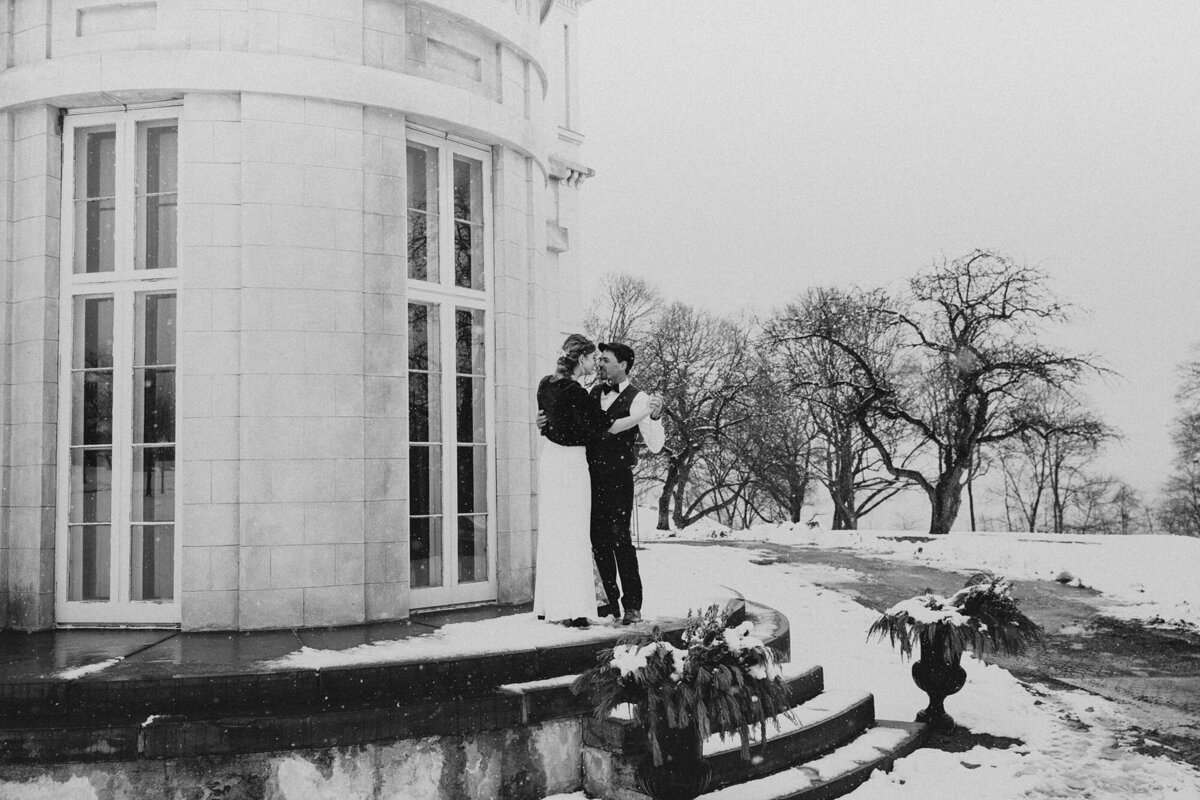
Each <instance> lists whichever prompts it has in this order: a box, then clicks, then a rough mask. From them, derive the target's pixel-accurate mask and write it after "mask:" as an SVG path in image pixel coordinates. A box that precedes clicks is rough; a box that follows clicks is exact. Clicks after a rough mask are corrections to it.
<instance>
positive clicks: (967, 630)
mask: <svg viewBox="0 0 1200 800" xmlns="http://www.w3.org/2000/svg"><path fill="white" fill-rule="evenodd" d="M938 634H941V637H940V638H941V641H942V642H943V643H944V644H943V647H944V650H943V656H944V657H945V659H946V660H947V661H951V660H953V659H954V658H956V657H958V656H961V655H962V653H963V651H964V650H967V649H970V650H971V651H972V652H975V653H986V652H996V653H1005V654H1007V655H1013V656H1016V655H1020V654H1021V653H1023V652H1025V650H1026V649H1027V648H1028V647H1029V646H1030V645H1034V644H1036V645H1043V638H1042V628H1041V626H1040V625H1038V624H1037V623H1036V622H1034V621H1033V620H1031V619H1030V618H1029V617H1027V616H1026V615H1025V614H1024V613H1023V612H1022V611H1021V610H1020V609H1019V608H1018V607H1017V601H1016V600H1015V599H1014V598H1013V596H1012V583H1011V582H1010V581H1008V580H1005V579H1004V578H1002V577H999V576H997V575H994V574H992V573H991V572H978V573H976V574H974V575H972V576H971V577H970V578H969V579H968V580H967V582H966V585H965V586H963V588H962V589H959V590H958V591H957V592H955V593H954V594H953V595H952V596H950V597H949V598H945V597H941V596H940V595H936V594H933V593H932V592H929V591H928V590H926V593H925V594H924V595H918V596H917V597H913V598H911V599H909V600H905V601H903V602H901V603H897V604H896V605H894V606H892V607H891V608H890V609H888V610H887V611H885V612H884V613H883V614H882V615H881V616H880V617H879V619H877V620H875V622H874V623H873V624H872V625H871V628H870V630H868V631H867V638H868V639H870V638H871V637H872V636H878V637H879V638H880V639H883V638H885V637H886V638H887V639H888V640H889V641H890V642H891V644H892V646H893V647H894V646H895V645H897V644H899V645H900V654H901V655H902V656H903V657H906V658H910V657H911V656H912V650H913V642H921V643H922V646H923V647H929V646H930V645H931V644H932V643H933V642H935V641H937V640H938Z"/></svg>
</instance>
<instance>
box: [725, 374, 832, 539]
mask: <svg viewBox="0 0 1200 800" xmlns="http://www.w3.org/2000/svg"><path fill="white" fill-rule="evenodd" d="M762 376H763V379H762V380H761V381H759V382H758V383H757V384H756V387H755V389H754V393H753V400H752V402H753V406H752V408H753V411H754V414H753V415H752V416H751V417H750V419H748V420H747V422H746V424H744V425H741V426H739V427H738V428H737V429H736V430H735V432H734V435H733V436H732V437H731V438H732V443H731V450H732V451H733V452H734V453H735V454H736V456H737V457H738V458H739V460H741V461H742V462H743V463H744V464H745V465H746V467H747V468H748V470H749V473H750V475H751V477H752V488H753V495H752V497H753V500H754V503H755V508H754V511H755V513H756V515H757V516H758V517H759V518H762V519H767V520H778V519H784V520H787V521H789V522H799V521H800V519H801V515H802V513H803V509H804V506H805V505H806V504H808V502H809V487H810V486H811V484H812V481H813V478H814V474H815V471H816V469H817V467H816V461H817V459H818V456H819V453H818V445H817V444H816V443H815V439H816V436H815V431H814V427H813V420H812V416H811V415H810V414H809V410H808V406H807V404H806V403H805V402H804V401H803V400H800V399H798V398H795V397H793V396H791V395H790V394H789V393H788V392H786V391H782V390H781V386H780V385H779V384H778V383H777V382H776V381H774V380H771V376H770V372H769V371H768V369H767V365H766V364H765V363H764V364H763V365H762ZM748 510H749V509H748Z"/></svg>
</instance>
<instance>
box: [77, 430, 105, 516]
mask: <svg viewBox="0 0 1200 800" xmlns="http://www.w3.org/2000/svg"><path fill="white" fill-rule="evenodd" d="M68 519H69V520H70V521H71V522H108V521H110V520H111V519H112V451H111V450H81V449H79V448H73V449H72V450H71V505H70V509H69V511H68Z"/></svg>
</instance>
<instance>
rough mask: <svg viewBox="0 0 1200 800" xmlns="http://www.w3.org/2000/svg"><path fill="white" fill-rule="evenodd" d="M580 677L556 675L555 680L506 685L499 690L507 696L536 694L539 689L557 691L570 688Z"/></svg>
mask: <svg viewBox="0 0 1200 800" xmlns="http://www.w3.org/2000/svg"><path fill="white" fill-rule="evenodd" d="M578 677H579V676H578V675H556V676H555V677H553V678H542V679H541V680H536V681H522V682H520V683H504V684H501V685H500V686H499V687H497V688H498V689H499V690H500V691H501V692H505V693H506V694H524V693H525V692H536V691H538V690H539V689H557V688H559V687H562V686H565V687H570V685H571V684H572V683H574V682H575V679H576V678H578Z"/></svg>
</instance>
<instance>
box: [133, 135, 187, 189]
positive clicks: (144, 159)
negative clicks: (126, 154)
mask: <svg viewBox="0 0 1200 800" xmlns="http://www.w3.org/2000/svg"><path fill="white" fill-rule="evenodd" d="M138 151H139V152H138V162H139V164H140V167H139V169H138V193H139V194H160V193H162V192H174V191H177V190H178V188H179V185H178V181H179V173H178V162H179V156H178V153H179V128H178V126H176V125H175V124H174V123H167V124H164V123H161V122H157V123H155V122H151V123H147V124H142V125H139V126H138Z"/></svg>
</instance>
